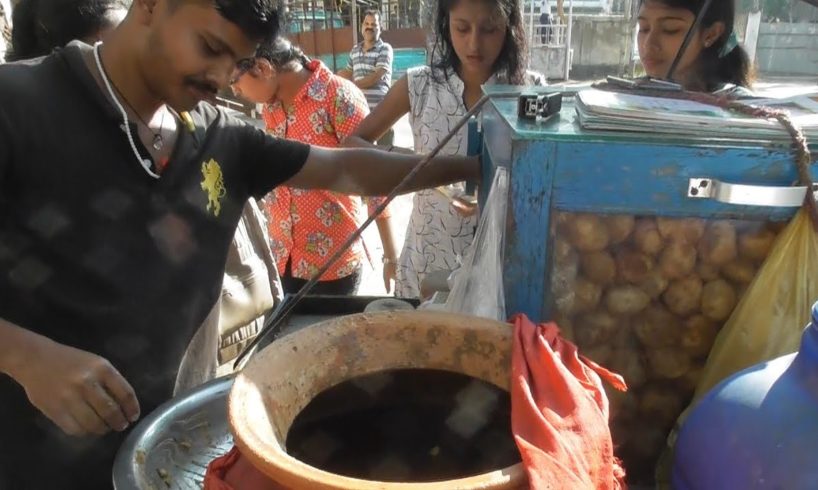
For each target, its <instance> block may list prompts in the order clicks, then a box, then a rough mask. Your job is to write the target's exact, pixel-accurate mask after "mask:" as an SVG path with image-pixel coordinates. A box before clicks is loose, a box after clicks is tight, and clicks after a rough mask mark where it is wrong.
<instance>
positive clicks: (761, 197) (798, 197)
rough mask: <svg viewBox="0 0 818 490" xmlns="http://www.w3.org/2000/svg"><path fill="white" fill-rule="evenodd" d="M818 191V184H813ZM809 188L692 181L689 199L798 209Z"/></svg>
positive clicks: (702, 180) (705, 180)
mask: <svg viewBox="0 0 818 490" xmlns="http://www.w3.org/2000/svg"><path fill="white" fill-rule="evenodd" d="M812 189H813V191H818V184H812ZM806 195H807V188H806V187H805V186H800V187H772V186H764V185H746V184H730V183H728V182H722V181H720V180H717V179H701V178H699V179H690V181H689V184H688V187H687V197H690V198H693V199H714V200H716V201H719V202H723V203H726V204H742V205H746V206H772V207H798V206H800V205H801V204H803V203H804V197H805V196H806Z"/></svg>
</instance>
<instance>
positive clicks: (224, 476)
mask: <svg viewBox="0 0 818 490" xmlns="http://www.w3.org/2000/svg"><path fill="white" fill-rule="evenodd" d="M204 490H289V489H288V488H287V487H284V486H282V485H279V484H278V483H276V482H274V481H273V480H271V479H270V478H269V477H268V476H267V475H265V474H264V473H262V472H260V471H258V470H257V469H256V468H255V467H254V466H253V465H251V464H250V462H249V461H248V460H247V458H243V457H242V456H241V453H240V452H239V448H237V447H235V446H233V449H231V450H230V452H229V453H227V454H225V455H224V456H222V457H220V458H216V459H214V460H213V461H211V462H210V464H209V465H207V472H206V473H205V478H204Z"/></svg>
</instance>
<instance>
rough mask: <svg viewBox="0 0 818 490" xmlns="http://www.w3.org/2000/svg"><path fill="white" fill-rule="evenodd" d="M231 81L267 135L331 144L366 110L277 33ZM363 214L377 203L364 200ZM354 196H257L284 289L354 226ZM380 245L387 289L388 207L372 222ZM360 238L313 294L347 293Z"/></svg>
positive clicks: (286, 192) (356, 269)
mask: <svg viewBox="0 0 818 490" xmlns="http://www.w3.org/2000/svg"><path fill="white" fill-rule="evenodd" d="M231 86H232V87H233V91H234V92H235V94H236V95H238V96H240V97H242V98H244V99H247V100H249V101H250V102H256V103H264V104H265V106H264V112H263V115H264V121H265V123H266V126H267V130H268V131H269V132H270V133H271V134H273V135H274V136H277V137H280V138H287V139H292V140H298V141H301V142H304V143H308V144H311V145H318V146H325V147H337V146H340V142H341V141H343V140H344V138H346V137H347V136H349V135H350V134H352V132H353V131H354V130H355V128H356V127H357V126H358V124H359V123H360V122H361V121H362V120H363V119H364V118H365V117H366V115H367V114H368V113H369V109H368V107H367V102H366V99H365V98H364V96H363V94H362V93H361V91H360V90H359V89H358V88H357V87H356V86H355V85H354V84H353V83H352V82H349V81H348V80H345V79H343V78H341V77H339V76H337V75H334V74H333V73H332V72H331V71H330V70H329V69H328V68H327V67H326V66H324V65H323V64H322V63H321V62H320V61H318V60H309V59H308V58H307V57H306V56H304V54H303V53H302V52H301V50H300V49H298V48H297V47H295V46H293V45H291V44H290V42H289V41H288V40H286V39H285V38H281V37H280V38H277V39H274V40H272V41H269V42H265V43H263V44H262V45H261V46H259V48H258V50H257V51H256V56H255V58H254V59H251V60H248V61H247V62H245V63H243V64H242V65H240V66H239V67H238V68H237V70H236V72H235V73H234V77H233V80H231ZM367 202H368V204H369V211H370V213H371V212H372V210H374V209H375V207H376V206H377V205H378V204H379V203H380V202H381V199H379V198H370V199H368V200H367ZM361 203H362V201H361V198H360V197H357V196H349V195H344V194H338V193H336V192H331V191H325V190H301V189H293V188H290V187H284V186H280V187H277V188H276V189H275V190H274V191H273V192H272V193H271V194H270V195H268V196H267V197H266V198H265V208H266V210H267V211H268V215H269V218H270V222H269V232H270V239H271V246H272V248H273V253H274V254H275V257H276V261H277V262H278V269H279V273H280V274H281V278H282V284H283V286H284V291H285V292H287V293H294V292H296V291H298V289H300V288H301V286H303V285H304V284H305V283H306V282H307V281H308V280H309V279H310V278H311V277H312V276H313V275H314V274H315V273H316V271H317V270H318V269H319V268H320V267H321V266H323V265H324V264H325V262H326V261H327V260H328V259H329V257H330V256H332V255H333V254H334V253H335V252H336V251H337V249H338V247H339V246H341V245H342V244H343V242H344V241H345V240H346V239H347V237H349V236H350V235H351V234H352V233H353V232H354V231H355V229H356V228H357V227H358V226H359V224H360V217H361ZM376 223H377V225H378V231H379V232H380V235H381V241H382V242H383V249H384V257H383V262H384V286H385V288H386V290H387V292H390V291H391V286H392V281H393V280H394V278H395V268H396V262H397V261H396V256H397V254H396V250H395V246H394V243H393V240H392V233H391V227H390V224H389V216H388V213H384V214H383V215H381V217H379V218H378V220H377V221H376ZM366 256H367V253H366V250H365V249H364V245H363V242H362V241H359V242H358V243H356V244H355V245H353V246H352V247H351V248H350V249H349V250H347V251H346V252H345V253H344V255H343V256H342V258H341V260H339V261H338V263H337V264H336V265H334V266H333V267H332V268H331V269H329V270H328V271H327V272H326V273H325V274H324V276H322V278H321V281H320V282H319V283H318V284H317V285H316V286H315V288H314V289H313V292H315V293H318V294H354V293H355V292H356V290H357V289H358V285H359V283H360V279H361V272H362V267H363V262H364V258H365V257H366Z"/></svg>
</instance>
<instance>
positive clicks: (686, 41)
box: [665, 0, 732, 80]
mask: <svg viewBox="0 0 818 490" xmlns="http://www.w3.org/2000/svg"><path fill="white" fill-rule="evenodd" d="M720 1H732V0H720ZM712 3H713V0H704V5H702V8H701V10H699V13H698V14H696V18H695V19H694V20H693V25H691V26H690V29H689V30H688V31H687V35H685V39H684V41H682V45H681V46H680V47H679V52H678V53H676V58H674V59H673V63H672V64H671V65H670V69H669V70H668V71H667V75H665V79H666V80H673V73H674V72H675V71H676V68H678V66H679V62H680V61H682V56H684V54H685V51H687V46H688V45H689V44H690V41H691V40H693V34H695V33H696V31H698V30H699V26H701V24H702V21H704V16H705V15H706V14H707V11H708V10H710V5H711V4H712ZM729 27H731V28H732V26H729Z"/></svg>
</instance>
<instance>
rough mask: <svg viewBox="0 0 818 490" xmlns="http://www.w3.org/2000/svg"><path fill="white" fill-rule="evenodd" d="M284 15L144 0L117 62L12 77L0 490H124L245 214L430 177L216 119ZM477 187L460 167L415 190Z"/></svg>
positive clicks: (217, 1)
mask: <svg viewBox="0 0 818 490" xmlns="http://www.w3.org/2000/svg"><path fill="white" fill-rule="evenodd" d="M275 3H276V2H275V1H274V0H134V3H133V6H132V7H131V9H130V11H129V13H128V16H127V17H126V19H125V21H124V22H123V23H122V24H121V25H120V27H119V28H118V29H117V30H115V31H114V32H113V33H112V34H111V35H110V38H109V40H108V41H107V42H106V43H105V44H104V45H97V46H95V47H93V48H92V47H91V46H87V45H84V44H81V43H72V44H71V45H69V46H68V47H66V48H65V49H63V50H61V51H59V52H57V53H55V54H53V55H51V56H48V57H46V58H44V59H41V60H36V61H34V62H30V63H26V64H11V65H3V66H0V373H3V374H0V490H6V489H14V490H17V489H59V490H64V489H73V488H77V489H84V490H87V489H95V488H110V486H111V483H110V482H111V477H110V471H111V462H112V460H113V457H114V454H115V452H116V450H117V448H118V446H119V444H120V443H121V441H122V434H123V433H124V432H123V431H125V430H126V429H127V428H128V426H129V425H130V424H132V423H133V422H135V421H137V420H138V418H139V416H140V414H145V413H148V412H150V411H151V410H153V409H154V408H156V406H157V405H158V404H160V403H162V402H163V401H166V400H167V399H169V398H170V396H171V393H172V390H173V384H174V380H175V377H176V372H177V369H178V365H179V362H180V360H181V357H182V354H183V353H184V350H185V347H186V346H187V344H188V342H189V340H190V338H191V337H192V335H193V333H194V330H195V329H196V328H197V327H198V326H199V325H200V324H201V322H202V320H203V319H204V318H205V316H206V314H207V313H208V311H209V310H210V308H211V307H212V305H213V304H214V302H215V301H216V298H217V296H218V294H219V291H220V285H221V279H222V273H223V268H224V263H225V258H226V253H227V249H228V246H229V244H230V240H231V238H232V236H233V232H234V230H235V226H236V223H237V221H238V219H239V215H240V213H241V209H242V206H243V204H244V202H245V201H246V200H247V199H248V198H249V197H251V196H255V197H259V196H262V195H264V194H266V193H267V192H269V191H270V190H271V189H272V188H273V187H275V186H277V185H279V184H283V183H286V184H287V185H288V186H292V187H299V188H306V189H310V188H322V189H330V190H333V191H336V192H341V193H344V194H360V195H382V194H385V193H387V192H388V191H389V190H390V189H391V188H393V187H394V186H395V185H396V184H397V183H398V182H399V181H400V180H401V179H402V178H403V177H404V176H405V175H406V174H407V173H408V172H409V170H410V169H411V168H412V167H413V166H414V165H415V164H416V163H417V162H418V161H419V159H420V157H415V156H406V155H397V154H392V153H386V152H382V151H378V150H374V149H340V150H339V149H335V150H331V149H324V148H318V147H312V148H311V147H309V146H307V145H303V144H300V143H295V142H289V141H283V140H278V139H275V138H273V137H271V136H269V135H266V134H265V133H263V132H262V131H259V130H257V129H254V128H252V127H250V126H247V125H245V124H244V123H242V122H240V121H238V120H236V119H234V118H232V117H230V116H229V115H227V114H226V113H224V112H223V111H221V110H219V109H216V108H215V107H214V106H213V105H212V104H211V103H212V101H213V99H214V98H215V94H216V92H217V90H219V89H220V88H225V87H226V86H227V85H228V83H229V80H230V79H231V78H234V77H236V76H237V75H238V73H239V72H240V70H239V69H237V68H236V67H237V66H242V64H241V63H238V62H239V61H240V60H242V59H245V58H251V57H252V56H253V54H254V52H255V48H256V46H257V44H258V42H259V41H260V40H261V39H262V38H264V37H265V36H271V35H275V34H276V30H277V27H276V26H277V21H278V18H277V12H276V10H275V7H274V5H275ZM202 100H205V101H206V102H202ZM478 174H479V169H478V164H477V161H476V160H475V159H468V158H460V157H444V158H440V159H437V160H435V161H434V162H433V163H432V164H431V165H430V166H429V167H427V169H426V170H424V171H422V172H421V173H419V174H418V176H417V178H416V179H415V182H414V185H415V188H423V187H433V186H437V185H442V184H446V183H449V182H454V181H462V180H466V179H475V178H477V175H478Z"/></svg>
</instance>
